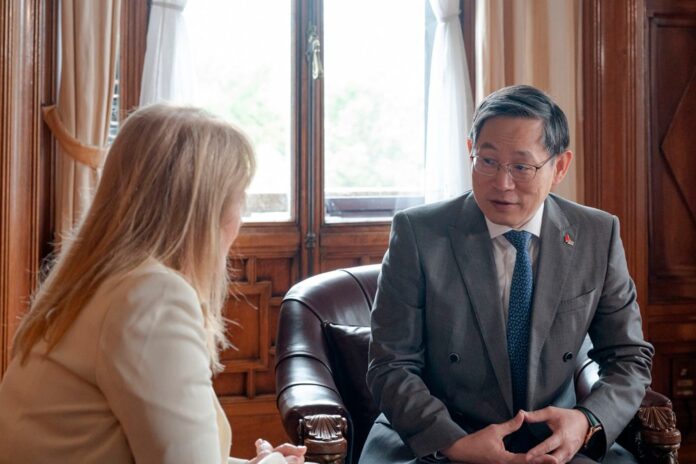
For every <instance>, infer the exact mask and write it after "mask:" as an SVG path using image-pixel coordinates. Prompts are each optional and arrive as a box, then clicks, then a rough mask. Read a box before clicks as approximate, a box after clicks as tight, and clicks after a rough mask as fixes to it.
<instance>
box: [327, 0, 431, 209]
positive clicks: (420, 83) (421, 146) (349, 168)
mask: <svg viewBox="0 0 696 464" xmlns="http://www.w3.org/2000/svg"><path fill="white" fill-rule="evenodd" d="M427 12H428V10H427V8H426V4H425V2H424V1H403V0H351V1H337V0H330V1H325V2H324V44H323V55H324V165H325V168H324V169H325V179H324V189H325V191H324V195H325V221H326V222H336V221H346V220H360V221H362V220H366V219H367V220H369V219H373V220H375V219H378V220H384V219H386V218H390V217H391V216H392V215H393V213H394V212H395V211H396V210H399V209H403V208H404V207H407V206H411V205H414V204H420V203H423V172H424V152H425V140H424V139H425V124H426V119H425V110H426V108H425V105H426V101H425V96H426V94H427V91H426V61H427V60H428V58H429V57H428V56H426V49H427V48H428V47H426V35H427V34H426V22H427V19H428V18H427V15H426V13H427ZM427 53H428V54H429V53H430V50H429V49H428V50H427Z"/></svg>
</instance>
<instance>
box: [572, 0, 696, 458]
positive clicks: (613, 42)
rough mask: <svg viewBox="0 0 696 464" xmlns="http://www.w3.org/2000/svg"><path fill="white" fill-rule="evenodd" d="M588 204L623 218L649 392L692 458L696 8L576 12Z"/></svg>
mask: <svg viewBox="0 0 696 464" xmlns="http://www.w3.org/2000/svg"><path fill="white" fill-rule="evenodd" d="M584 21H585V24H584V32H585V37H584V44H585V47H586V48H585V89H584V90H585V110H586V116H585V121H586V127H585V146H586V147H587V149H586V153H587V160H586V163H585V166H586V180H585V182H586V183H585V186H586V201H587V203H588V204H590V205H594V206H597V207H599V208H602V209H605V210H608V211H610V212H612V213H614V214H616V215H618V216H619V218H620V219H621V227H622V230H621V235H622V238H623V240H624V244H625V248H626V253H627V258H628V262H629V268H630V271H631V274H632V275H633V277H634V279H635V281H636V285H637V288H638V299H639V303H640V306H641V314H642V316H643V327H644V331H645V333H646V336H647V338H648V340H649V341H650V342H651V343H653V344H654V345H655V349H656V355H655V359H654V364H653V382H652V386H653V389H655V390H657V391H660V392H662V393H664V394H666V395H668V396H669V397H670V398H671V399H672V401H673V402H674V408H675V412H676V414H677V421H678V426H679V428H680V430H681V432H682V434H683V445H682V450H681V451H680V461H681V462H693V461H695V460H696V425H695V424H694V421H693V417H694V416H696V396H695V393H696V188H695V186H696V183H695V181H696V158H695V157H694V156H693V149H692V147H693V146H694V144H695V143H696V124H695V123H694V119H693V115H694V111H695V110H696V1H693V0H691V1H675V0H620V1H612V2H602V1H597V0H594V1H591V2H587V3H585V5H584Z"/></svg>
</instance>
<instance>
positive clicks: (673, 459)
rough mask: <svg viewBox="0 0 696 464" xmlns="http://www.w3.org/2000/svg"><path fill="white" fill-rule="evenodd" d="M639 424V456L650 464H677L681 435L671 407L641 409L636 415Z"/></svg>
mask: <svg viewBox="0 0 696 464" xmlns="http://www.w3.org/2000/svg"><path fill="white" fill-rule="evenodd" d="M636 417H637V419H638V422H639V424H640V427H639V428H640V454H641V456H640V457H641V458H642V460H643V462H646V463H650V464H678V462H679V459H678V450H679V446H680V444H681V433H680V432H679V430H678V429H677V418H676V416H675V415H674V411H672V405H671V404H668V405H665V406H649V407H642V408H640V409H639V410H638V414H636Z"/></svg>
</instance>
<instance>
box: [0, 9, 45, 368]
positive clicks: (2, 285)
mask: <svg viewBox="0 0 696 464" xmlns="http://www.w3.org/2000/svg"><path fill="white" fill-rule="evenodd" d="M55 8H56V6H55V4H54V2H46V1H45V0H15V1H9V2H2V4H1V5H0V53H1V54H2V57H3V58H2V60H1V61H0V193H1V194H2V195H1V197H0V343H1V345H0V373H2V372H4V371H5V369H6V368H7V365H8V362H9V359H10V344H11V340H12V337H13V334H14V331H15V330H16V326H17V323H18V319H19V317H20V315H21V314H23V313H24V312H25V311H26V309H27V306H28V301H29V297H30V294H31V293H32V291H33V290H34V288H35V287H36V284H37V281H38V274H39V266H40V262H41V259H42V258H43V257H44V256H45V254H46V253H47V245H46V244H47V243H48V242H49V233H50V221H51V219H50V218H51V215H50V207H51V205H50V200H49V199H50V195H49V194H50V186H51V182H50V178H51V175H50V174H51V142H50V138H49V136H48V132H47V130H46V128H45V127H44V125H43V123H42V119H41V104H42V103H47V102H52V101H53V98H54V95H55V93H54V87H53V82H55V81H54V77H55V64H54V63H55V54H54V52H53V50H54V48H55V47H54V44H55V28H54V24H55V17H56V10H55Z"/></svg>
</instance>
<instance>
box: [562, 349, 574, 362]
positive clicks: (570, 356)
mask: <svg viewBox="0 0 696 464" xmlns="http://www.w3.org/2000/svg"><path fill="white" fill-rule="evenodd" d="M571 359H573V353H571V352H570V351H568V352H567V353H564V354H563V362H564V363H567V362H568V361H570V360H571Z"/></svg>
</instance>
